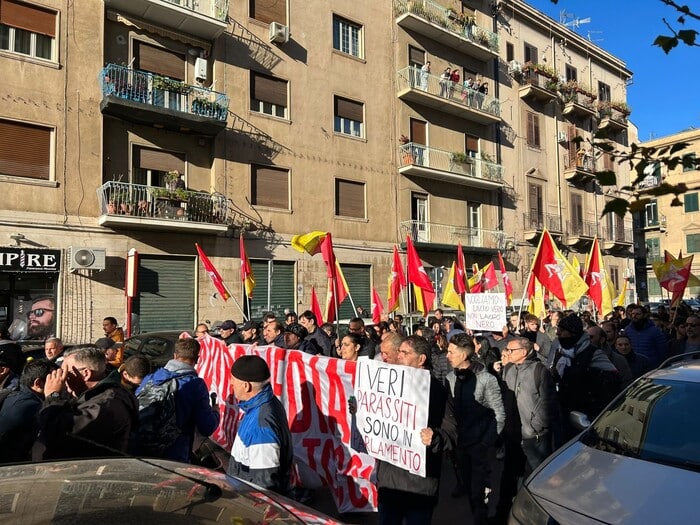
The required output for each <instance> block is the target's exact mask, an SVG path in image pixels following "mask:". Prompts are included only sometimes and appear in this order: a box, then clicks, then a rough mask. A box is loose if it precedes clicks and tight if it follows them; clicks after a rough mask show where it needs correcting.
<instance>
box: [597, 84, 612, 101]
mask: <svg viewBox="0 0 700 525" xmlns="http://www.w3.org/2000/svg"><path fill="white" fill-rule="evenodd" d="M598 100H599V101H600V102H610V86H608V85H607V84H606V83H604V82H600V81H598Z"/></svg>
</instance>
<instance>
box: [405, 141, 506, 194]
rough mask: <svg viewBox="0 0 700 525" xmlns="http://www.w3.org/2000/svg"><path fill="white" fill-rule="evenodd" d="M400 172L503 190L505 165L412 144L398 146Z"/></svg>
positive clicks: (475, 186) (464, 184)
mask: <svg viewBox="0 0 700 525" xmlns="http://www.w3.org/2000/svg"><path fill="white" fill-rule="evenodd" d="M399 173H401V174H402V175H407V176H415V177H422V178H426V179H431V180H441V181H445V182H451V183H453V184H460V185H463V186H471V187H474V188H485V189H494V190H495V189H499V188H502V187H503V166H501V165H500V164H494V163H493V162H488V161H486V160H484V159H475V158H471V157H467V156H466V155H464V154H460V153H450V152H449V151H443V150H439V149H435V148H429V147H427V146H423V145H422V144H415V143H413V142H409V143H408V144H403V145H402V146H400V147H399Z"/></svg>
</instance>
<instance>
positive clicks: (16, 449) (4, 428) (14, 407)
mask: <svg viewBox="0 0 700 525" xmlns="http://www.w3.org/2000/svg"><path fill="white" fill-rule="evenodd" d="M41 405H42V398H41V397H39V395H38V394H37V393H36V392H34V391H33V390H32V389H30V388H29V387H27V386H24V385H22V386H21V387H20V389H19V390H18V391H16V392H13V393H11V394H10V395H9V396H8V397H7V398H6V399H5V401H4V402H3V404H2V409H0V463H12V462H18V461H27V460H29V459H30V456H31V450H32V445H33V444H34V440H35V439H36V435H37V434H38V433H39V418H38V417H37V415H38V414H39V410H40V409H41Z"/></svg>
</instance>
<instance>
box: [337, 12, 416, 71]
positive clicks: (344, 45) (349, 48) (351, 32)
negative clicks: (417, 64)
mask: <svg viewBox="0 0 700 525" xmlns="http://www.w3.org/2000/svg"><path fill="white" fill-rule="evenodd" d="M333 49H337V50H338V51H340V52H342V53H347V54H348V55H352V56H354V57H357V58H362V55H363V53H362V26H359V25H357V24H353V23H352V22H349V21H348V20H345V19H344V18H340V17H339V16H333ZM421 65H423V64H422V63H421Z"/></svg>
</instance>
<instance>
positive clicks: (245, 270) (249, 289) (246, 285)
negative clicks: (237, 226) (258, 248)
mask: <svg viewBox="0 0 700 525" xmlns="http://www.w3.org/2000/svg"><path fill="white" fill-rule="evenodd" d="M239 251H240V257H241V282H243V291H244V293H245V294H246V297H248V298H249V299H252V298H253V289H254V288H255V275H253V269H252V268H251V266H250V261H249V260H248V255H247V254H246V252H245V245H244V244H243V234H241V237H240V242H239Z"/></svg>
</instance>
